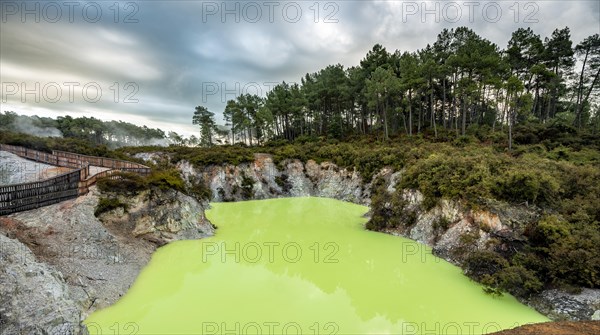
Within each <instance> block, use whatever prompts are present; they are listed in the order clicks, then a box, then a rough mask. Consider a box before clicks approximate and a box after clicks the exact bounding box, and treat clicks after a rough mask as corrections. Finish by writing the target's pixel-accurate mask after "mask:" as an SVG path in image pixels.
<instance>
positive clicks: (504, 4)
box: [0, 0, 600, 135]
mask: <svg viewBox="0 0 600 335" xmlns="http://www.w3.org/2000/svg"><path fill="white" fill-rule="evenodd" d="M114 4H115V1H81V2H74V1H43V2H42V1H28V2H19V1H5V0H3V1H2V2H1V6H2V8H1V10H0V13H1V15H2V18H1V19H2V21H1V28H0V81H1V84H2V96H1V98H2V101H1V103H2V108H1V110H2V111H15V112H17V113H20V114H27V115H39V116H51V117H56V116H59V115H66V114H69V115H72V116H74V117H77V116H93V117H96V118H100V119H103V120H123V121H127V122H132V123H135V124H139V125H143V124H145V125H148V126H149V127H159V128H161V129H163V130H167V131H168V130H174V131H177V132H179V133H182V134H185V135H190V134H192V133H195V128H194V127H193V126H192V125H191V118H192V113H193V110H194V107H195V106H198V105H203V106H206V107H207V108H209V110H211V111H212V112H214V113H215V114H216V116H217V121H218V122H222V117H221V115H222V112H223V109H224V106H225V102H226V101H227V100H229V99H232V98H235V96H236V95H238V94H240V93H251V94H254V93H258V94H259V95H265V94H266V92H267V91H268V90H269V88H270V87H271V86H272V85H274V83H277V82H281V81H283V80H285V81H286V82H299V80H300V78H301V77H302V76H303V75H304V74H306V73H307V72H316V71H318V70H319V69H321V68H323V67H325V66H327V65H329V64H336V63H340V64H342V65H344V66H346V67H348V66H353V65H357V64H358V62H359V61H360V59H362V58H363V57H364V56H365V54H366V53H367V52H368V51H369V50H370V49H371V48H372V47H373V45H374V44H376V43H380V44H382V45H383V46H384V47H386V48H387V49H388V51H394V50H396V49H399V50H402V51H415V50H417V49H420V48H423V47H425V46H426V45H427V44H428V43H433V42H434V41H435V39H436V36H437V34H438V33H439V32H440V31H441V30H442V29H443V28H446V27H447V28H455V27H459V26H468V27H470V28H472V29H473V30H475V31H476V32H477V33H478V34H479V35H481V36H483V37H485V38H487V39H489V40H491V41H492V42H494V43H496V44H498V45H499V46H500V47H501V48H504V47H505V46H506V44H507V42H508V40H509V39H510V35H511V33H512V32H513V31H514V30H516V29H517V28H518V27H531V28H532V29H533V30H534V31H535V32H536V33H537V34H540V35H541V37H542V39H543V38H545V37H547V36H549V35H550V34H551V33H552V31H553V30H554V29H556V28H562V27H565V26H569V27H570V29H571V37H572V40H573V42H574V44H577V43H578V42H580V41H581V40H582V39H584V38H585V37H587V36H589V35H592V34H595V33H599V32H600V5H599V2H598V1H520V2H519V3H518V4H517V5H515V0H511V1H495V2H487V1H484V2H479V1H456V2H452V1H437V2H435V1H434V2H422V1H320V2H319V1H314V0H311V1H226V2H223V1H204V2H201V1H123V2H119V5H118V6H115V5H114ZM99 93H100V94H99Z"/></svg>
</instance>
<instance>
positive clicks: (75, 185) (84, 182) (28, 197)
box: [0, 144, 150, 215]
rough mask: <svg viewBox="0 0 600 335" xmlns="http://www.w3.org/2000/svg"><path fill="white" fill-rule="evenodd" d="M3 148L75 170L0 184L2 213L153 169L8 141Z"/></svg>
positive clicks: (61, 198)
mask: <svg viewBox="0 0 600 335" xmlns="http://www.w3.org/2000/svg"><path fill="white" fill-rule="evenodd" d="M0 150H1V151H7V152H10V153H13V154H15V155H17V156H19V157H22V158H26V159H29V160H33V161H36V162H41V163H45V164H50V165H55V166H59V167H66V168H70V169H73V171H69V172H66V173H63V174H60V175H58V176H55V177H52V178H48V179H45V180H41V181H35V182H30V183H22V184H13V185H6V186H0V215H8V214H11V213H16V212H20V211H25V210H29V209H34V208H39V207H42V206H47V205H51V204H55V203H58V202H61V201H64V200H67V199H73V198H76V197H78V196H80V195H84V194H87V193H88V192H89V188H90V187H91V186H92V185H94V184H95V183H96V180H97V179H98V178H100V177H107V176H108V177H109V176H110V175H111V174H114V173H115V172H119V171H128V172H134V173H138V174H140V175H148V174H149V173H150V168H149V167H147V166H145V165H142V164H138V163H133V162H128V161H123V160H118V159H112V158H105V157H96V156H86V155H80V154H74V153H71V152H66V151H57V150H53V151H52V153H47V152H42V151H38V150H33V149H28V148H24V147H18V146H13V145H6V144H0Z"/></svg>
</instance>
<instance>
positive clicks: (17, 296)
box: [0, 234, 82, 335]
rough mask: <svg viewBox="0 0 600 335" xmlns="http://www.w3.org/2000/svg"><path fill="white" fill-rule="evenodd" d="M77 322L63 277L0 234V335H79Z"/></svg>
mask: <svg viewBox="0 0 600 335" xmlns="http://www.w3.org/2000/svg"><path fill="white" fill-rule="evenodd" d="M24 302H26V303H24ZM79 319H80V312H79V306H78V305H77V303H76V302H75V301H74V299H73V298H72V296H71V294H70V292H69V289H68V287H67V285H66V284H65V282H64V279H63V277H62V274H61V273H60V272H58V271H56V270H55V269H53V268H52V267H50V266H48V265H47V264H44V263H40V262H38V261H37V260H36V259H35V256H34V255H33V253H32V252H31V250H29V248H27V247H26V246H24V245H23V244H21V243H20V242H19V241H17V240H13V239H11V238H8V237H6V236H4V235H2V234H0V334H2V335H4V334H6V335H8V334H81V331H82V329H81V328H80V326H79Z"/></svg>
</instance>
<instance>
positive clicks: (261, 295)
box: [86, 198, 548, 334]
mask: <svg viewBox="0 0 600 335" xmlns="http://www.w3.org/2000/svg"><path fill="white" fill-rule="evenodd" d="M211 206H212V209H210V210H209V211H207V213H206V215H207V217H208V218H209V219H210V220H211V221H212V222H213V224H215V225H216V226H218V229H217V232H216V235H215V236H214V237H211V238H207V239H203V240H199V241H181V242H176V243H172V244H169V245H167V246H165V247H162V248H160V249H159V250H158V251H156V253H155V254H154V255H153V257H152V260H151V261H150V263H149V264H148V266H147V267H146V268H145V269H144V270H143V271H142V273H141V274H140V275H139V277H138V278H137V280H136V282H135V284H134V285H133V286H132V287H131V289H130V290H129V292H128V293H127V294H126V295H125V296H124V297H123V298H122V299H121V300H119V301H118V302H117V303H116V304H115V305H113V306H111V307H109V308H106V309H104V310H101V311H98V312H96V313H94V314H92V315H91V316H90V317H89V318H88V319H87V320H86V324H87V325H88V327H89V329H90V332H91V333H92V334H200V333H204V334H232V333H236V334H300V333H302V334H386V333H395V334H398V333H402V334H423V333H427V334H481V333H488V332H494V331H498V330H501V329H506V328H512V327H515V326H518V325H522V324H525V323H533V322H543V321H548V319H547V318H546V317H544V316H543V315H541V314H539V313H537V312H536V311H534V310H533V309H531V308H529V307H527V306H525V305H522V304H520V303H519V302H518V301H516V300H515V299H514V298H513V297H511V296H508V295H505V296H503V297H500V298H497V297H492V296H490V295H486V294H485V293H483V291H482V289H481V286H480V285H478V284H476V283H474V282H472V281H470V280H469V279H468V278H467V277H465V276H464V275H463V274H462V272H461V270H460V269H459V268H458V267H455V266H453V265H451V264H450V263H448V262H446V261H444V260H442V259H439V258H437V257H434V256H433V255H432V254H431V249H430V248H428V247H425V246H423V245H421V244H418V243H416V242H414V241H411V240H409V239H405V238H401V237H395V236H390V235H386V234H382V233H376V232H371V231H366V230H365V229H364V228H363V225H364V223H365V221H366V219H365V218H363V217H362V216H363V214H364V213H366V212H367V210H368V209H367V207H364V206H359V205H355V204H351V203H346V202H341V201H337V200H332V199H325V198H285V199H272V200H260V201H247V202H236V203H214V204H211Z"/></svg>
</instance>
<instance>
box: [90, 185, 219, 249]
mask: <svg viewBox="0 0 600 335" xmlns="http://www.w3.org/2000/svg"><path fill="white" fill-rule="evenodd" d="M121 201H123V202H126V203H128V204H129V205H130V208H129V210H128V211H127V212H124V211H123V210H122V209H117V210H114V211H111V212H108V213H105V214H102V215H101V216H100V219H101V221H102V222H104V223H105V224H110V225H113V226H118V225H132V226H133V230H132V234H133V235H134V236H135V237H141V238H144V239H147V240H150V241H152V242H154V243H156V244H158V245H159V246H160V245H163V244H166V243H168V242H171V241H176V240H189V239H198V238H203V237H207V236H212V235H214V228H213V226H212V225H211V224H210V222H208V220H207V219H206V217H205V216H204V210H205V208H207V206H208V205H207V204H202V203H200V202H198V201H197V200H196V199H194V198H192V197H190V196H188V195H185V194H182V193H180V192H176V191H173V190H171V191H161V192H158V193H151V191H145V192H142V193H140V194H139V195H137V196H135V197H133V198H124V197H122V198H121Z"/></svg>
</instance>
